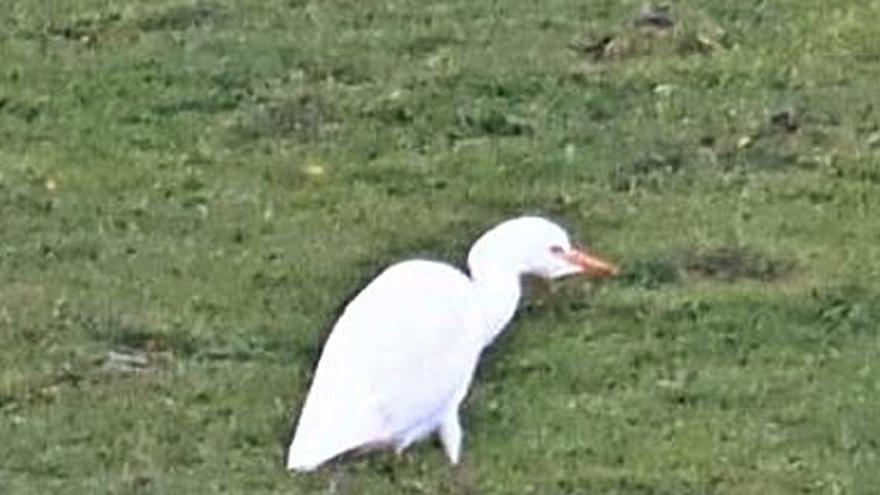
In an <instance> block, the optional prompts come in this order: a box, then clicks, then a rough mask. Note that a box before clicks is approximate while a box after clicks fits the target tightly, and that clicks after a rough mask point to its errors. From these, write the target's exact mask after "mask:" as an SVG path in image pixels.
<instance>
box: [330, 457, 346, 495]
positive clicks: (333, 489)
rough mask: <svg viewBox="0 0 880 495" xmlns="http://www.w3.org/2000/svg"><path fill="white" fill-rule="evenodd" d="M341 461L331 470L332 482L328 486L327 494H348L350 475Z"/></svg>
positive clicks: (334, 464)
mask: <svg viewBox="0 0 880 495" xmlns="http://www.w3.org/2000/svg"><path fill="white" fill-rule="evenodd" d="M342 464H343V463H341V462H335V463H333V465H332V466H331V470H330V484H329V485H328V486H327V495H348V493H349V490H348V482H349V480H348V476H347V474H348V473H346V470H345V467H344V466H343V465H342Z"/></svg>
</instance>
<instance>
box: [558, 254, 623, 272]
mask: <svg viewBox="0 0 880 495" xmlns="http://www.w3.org/2000/svg"><path fill="white" fill-rule="evenodd" d="M562 257H563V258H564V259H565V260H567V261H568V262H570V263H572V264H574V265H576V266H578V267H580V269H581V270H582V271H583V272H584V274H585V275H587V276H590V277H593V278H605V277H613V276H615V275H617V271H618V270H617V267H616V266H614V265H613V264H611V263H609V262H607V261H605V260H603V259H600V258H597V257H596V256H593V255H591V254H588V253H586V252H585V251H581V250H579V249H575V248H572V249H571V250H570V251H568V252H567V253H564V254H563V255H562Z"/></svg>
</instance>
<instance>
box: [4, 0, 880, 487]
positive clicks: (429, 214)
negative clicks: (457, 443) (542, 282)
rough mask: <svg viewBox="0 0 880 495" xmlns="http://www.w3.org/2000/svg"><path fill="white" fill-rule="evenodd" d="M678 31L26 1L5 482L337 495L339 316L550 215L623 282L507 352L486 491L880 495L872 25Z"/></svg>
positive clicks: (480, 443)
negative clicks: (302, 472) (367, 295)
mask: <svg viewBox="0 0 880 495" xmlns="http://www.w3.org/2000/svg"><path fill="white" fill-rule="evenodd" d="M670 5H671V16H672V18H673V20H674V22H675V24H674V26H673V27H672V28H671V29H666V30H656V29H655V30H651V29H650V28H637V27H635V25H634V24H635V19H636V18H637V16H638V15H639V12H640V10H641V9H642V7H643V2H639V1H623V2H617V1H606V0H601V1H600V0H592V1H587V2H584V1H579V2H578V1H569V0H565V1H563V0H553V1H548V2H540V3H534V2H527V1H522V0H517V1H508V2H469V1H461V0H455V1H446V2H417V1H413V0H392V1H382V2H378V1H371V0H368V1H361V2H349V1H342V0H328V1H323V2H310V1H308V0H266V1H264V0H260V1H257V0H250V1H238V2H234V1H232V0H202V1H196V2H193V1H189V0H162V1H154V2H136V1H133V0H129V1H118V2H110V1H106V0H76V1H67V2H58V1H54V0H39V1H37V0H6V2H5V3H4V8H3V9H2V12H0V60H2V61H3V63H2V64H0V143H2V144H0V239H2V241H0V438H2V439H3V446H2V448H0V491H2V492H3V493H50V492H51V493H214V492H230V493H322V492H324V491H325V490H326V489H327V487H328V485H329V482H330V481H329V480H330V474H329V473H327V472H320V473H318V474H316V475H310V476H299V475H291V474H288V473H287V472H286V471H285V470H284V469H283V450H284V447H285V445H284V444H285V442H286V440H287V436H288V435H289V431H290V424H291V423H292V421H293V419H294V417H295V413H296V411H297V410H298V408H299V405H300V404H301V402H302V399H303V395H304V393H305V390H306V387H307V385H308V379H309V377H310V373H311V366H312V363H313V361H314V358H315V355H316V353H317V352H318V350H319V346H320V343H321V339H322V338H323V336H324V335H325V333H326V331H325V329H326V328H328V326H329V325H330V324H331V323H332V319H333V317H334V315H335V311H336V309H337V308H338V307H339V305H340V304H342V303H343V302H344V298H345V297H346V295H347V294H351V293H352V291H354V290H356V289H357V288H358V287H359V286H361V285H362V284H363V283H365V282H366V280H368V279H369V277H370V276H372V275H373V274H375V273H377V271H378V270H380V269H381V268H382V267H383V266H385V265H387V264H388V263H391V262H393V261H395V260H399V259H402V258H405V257H412V256H428V257H433V258H438V259H443V260H448V261H450V262H454V263H457V264H459V265H461V263H462V262H463V260H464V257H465V255H466V252H467V249H468V246H469V244H470V242H471V241H472V240H473V239H474V238H475V236H476V235H478V234H479V232H480V231H482V230H483V229H485V228H487V227H488V226H490V225H492V224H493V223H495V222H498V221H500V220H502V219H504V218H507V217H511V216H515V215H519V214H522V213H540V214H544V215H548V216H551V217H554V218H556V219H559V220H560V221H562V222H563V223H565V224H566V225H568V226H569V227H571V229H572V230H573V231H575V232H577V233H578V235H579V237H580V238H581V239H582V240H583V241H585V242H587V243H588V244H589V245H591V246H592V247H594V248H595V249H596V250H597V251H599V252H601V253H603V254H605V255H606V256H607V257H609V258H611V259H614V260H616V261H618V262H619V263H620V264H621V265H622V266H623V267H624V274H623V275H624V276H622V277H620V278H619V279H618V280H617V281H614V282H611V283H608V284H604V285H602V286H601V287H590V286H587V285H582V283H581V282H578V281H568V282H563V283H560V284H557V285H556V286H555V287H554V289H555V290H554V291H553V293H552V294H550V293H545V292H541V291H529V292H530V295H529V297H528V298H527V299H526V300H525V301H524V302H523V309H522V310H521V311H520V314H519V318H518V319H517V320H516V322H515V324H513V325H512V327H511V328H510V331H509V333H507V334H506V335H505V336H504V337H503V338H502V339H501V341H500V342H499V343H498V345H496V346H495V347H493V348H492V349H491V350H490V351H489V352H488V353H487V355H486V356H485V360H484V362H483V365H482V366H481V368H480V371H479V373H478V378H477V380H476V382H475V384H474V386H473V389H472V391H471V394H470V396H469V398H468V400H467V402H466V405H465V407H464V422H465V425H466V437H465V453H464V462H465V464H466V466H467V468H468V470H469V474H470V477H471V478H472V480H473V484H474V486H475V488H476V491H477V492H478V493H486V494H495V493H498V494H503V493H509V494H520V493H534V494H557V493H559V494H568V493H571V494H575V493H617V494H676V495H679V494H710V493H711V494H715V493H717V494H731V495H733V494H752V493H773V494H802V493H815V494H844V493H845V494H868V493H874V492H875V491H876V487H877V486H878V484H880V474H878V473H880V412H878V411H880V336H878V335H880V334H878V322H880V289H878V285H877V280H878V277H880V230H878V224H877V220H876V219H877V218H878V214H880V199H878V198H880V101H878V100H877V81H878V80H880V49H878V45H877V43H876V18H877V17H878V15H880V4H878V2H876V1H872V0H857V1H844V0H822V1H820V0H806V1H805V0H797V1H795V0H782V1H776V2H759V1H748V2H738V3H737V2H725V1H721V0H701V1H683V0H682V1H675V2H670ZM111 351H118V352H129V353H131V352H134V353H135V354H138V353H143V355H144V356H145V357H146V359H147V363H146V365H136V366H123V365H119V364H118V363H116V362H115V361H113V360H111V359H110V357H109V356H110V352H111ZM138 355H140V354H138ZM345 469H346V470H347V471H348V472H349V483H350V484H351V485H352V486H353V487H354V492H355V493H363V494H367V495H369V494H386V493H426V494H433V493H446V492H449V491H450V490H452V486H451V481H450V480H451V477H450V476H449V473H448V470H447V468H446V461H445V459H444V458H443V455H442V452H441V450H440V449H439V448H437V446H436V445H433V444H432V443H430V442H428V443H424V444H420V445H418V446H417V447H415V448H413V449H411V450H410V451H408V452H407V454H406V455H405V456H404V457H402V458H400V459H396V458H394V456H392V455H381V454H380V455H374V456H369V457H365V458H359V459H356V460H353V461H349V462H348V463H346V464H345Z"/></svg>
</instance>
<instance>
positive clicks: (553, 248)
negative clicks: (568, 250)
mask: <svg viewBox="0 0 880 495" xmlns="http://www.w3.org/2000/svg"><path fill="white" fill-rule="evenodd" d="M550 252H551V253H553V254H555V255H557V256H560V255H563V254H565V249H563V248H562V246H550Z"/></svg>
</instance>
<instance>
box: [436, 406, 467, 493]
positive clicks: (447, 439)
mask: <svg viewBox="0 0 880 495" xmlns="http://www.w3.org/2000/svg"><path fill="white" fill-rule="evenodd" d="M461 438H462V432H461V423H460V422H459V421H458V408H457V407H454V408H451V410H450V411H449V413H447V415H446V417H445V418H444V419H443V423H442V424H441V425H440V443H442V444H443V449H444V450H445V451H446V456H447V457H449V462H451V463H452V466H451V467H450V469H451V475H452V476H451V477H452V485H453V487H454V493H456V494H457V495H472V494H473V493H474V490H473V485H472V484H471V481H470V477H469V476H468V474H467V470H466V469H465V468H464V466H463V465H462V464H460V463H459V460H460V458H461Z"/></svg>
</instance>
